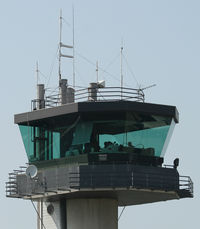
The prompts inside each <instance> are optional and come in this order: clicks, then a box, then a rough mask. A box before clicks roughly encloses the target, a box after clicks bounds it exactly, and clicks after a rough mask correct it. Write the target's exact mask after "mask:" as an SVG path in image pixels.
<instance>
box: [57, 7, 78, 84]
mask: <svg viewBox="0 0 200 229" xmlns="http://www.w3.org/2000/svg"><path fill="white" fill-rule="evenodd" d="M59 19H60V20H59V21H60V31H59V32H60V33H59V66H58V75H59V81H60V80H61V78H62V73H61V58H62V57H66V58H74V47H73V46H71V45H65V44H63V43H62V20H63V17H62V10H60V18H59ZM73 37H74V35H73ZM73 43H74V38H73ZM62 48H68V49H73V56H71V55H65V54H62V52H61V51H62V50H61V49H62ZM74 77H75V73H74V61H73V78H74ZM73 81H74V85H75V79H73Z"/></svg>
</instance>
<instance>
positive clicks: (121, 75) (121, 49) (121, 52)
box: [120, 42, 123, 99]
mask: <svg viewBox="0 0 200 229" xmlns="http://www.w3.org/2000/svg"><path fill="white" fill-rule="evenodd" d="M122 55H123V42H122V44H121V48H120V78H121V99H122V87H123V68H122V65H123V62H122V61H123V59H122Z"/></svg>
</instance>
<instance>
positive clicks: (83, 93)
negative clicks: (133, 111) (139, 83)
mask: <svg viewBox="0 0 200 229" xmlns="http://www.w3.org/2000/svg"><path fill="white" fill-rule="evenodd" d="M92 90H93V92H94V90H95V93H93V95H91V94H92V93H91V91H92ZM119 100H123V101H135V102H144V100H145V95H144V92H143V90H142V89H134V88H128V87H104V88H95V89H94V88H84V89H79V90H76V91H75V94H74V102H85V101H90V102H98V101H119ZM39 103H41V101H40V100H38V99H34V100H32V101H31V110H36V108H37V107H38V106H37V105H38V104H39ZM44 103H45V107H46V108H50V107H55V106H58V105H60V104H61V95H60V94H59V93H58V92H57V93H55V94H51V95H48V96H46V97H45V101H44Z"/></svg>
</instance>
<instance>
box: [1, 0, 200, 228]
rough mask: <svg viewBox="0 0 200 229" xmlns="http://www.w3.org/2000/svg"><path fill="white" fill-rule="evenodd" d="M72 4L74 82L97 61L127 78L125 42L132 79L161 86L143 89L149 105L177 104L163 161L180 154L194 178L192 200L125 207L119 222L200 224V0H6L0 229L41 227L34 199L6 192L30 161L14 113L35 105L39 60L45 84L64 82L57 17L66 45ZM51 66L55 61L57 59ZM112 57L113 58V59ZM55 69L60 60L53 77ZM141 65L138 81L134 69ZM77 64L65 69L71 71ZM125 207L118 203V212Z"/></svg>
mask: <svg viewBox="0 0 200 229" xmlns="http://www.w3.org/2000/svg"><path fill="white" fill-rule="evenodd" d="M72 4H74V8H75V47H76V73H77V74H76V76H77V78H76V84H77V85H82V86H87V85H88V84H89V82H91V81H95V79H96V75H95V66H93V65H92V64H90V63H88V62H87V61H85V59H83V58H82V56H84V57H86V58H87V59H88V60H90V62H93V63H95V62H96V61H97V60H98V62H99V66H100V67H101V68H103V69H106V71H107V72H109V73H110V74H106V73H105V72H102V71H100V72H99V78H100V79H105V80H106V84H107V85H113V86H119V85H120V62H119V51H120V46H121V42H122V40H123V44H124V56H125V57H126V59H127V61H128V63H129V68H128V67H127V65H126V63H125V62H124V65H123V68H124V81H125V85H128V86H130V87H137V82H138V84H139V85H141V86H149V85H151V84H154V83H155V84H156V85H157V86H156V87H154V88H151V89H149V90H147V91H146V102H152V103H160V104H168V105H175V106H177V108H178V110H179V113H180V123H179V124H178V125H176V127H175V131H174V133H173V136H172V139H171V142H170V145H169V147H168V150H167V153H166V156H165V163H166V164H172V163H173V160H174V158H176V157H179V158H180V166H179V172H180V174H181V175H189V176H191V178H192V180H193V181H194V191H195V192H194V195H195V197H194V198H193V199H181V200H173V201H168V202H158V203H154V204H147V205H140V206H131V207H127V208H126V209H125V211H124V213H123V215H122V217H121V219H120V221H119V229H133V228H137V229H138V228H140V229H144V228H146V227H148V228H154V229H160V228H162V229H168V228H170V227H171V228H181V229H188V228H198V227H199V226H200V221H199V212H200V191H199V190H200V184H199V182H200V179H199V172H200V166H199V161H200V152H199V147H198V144H199V137H200V134H199V128H200V124H199V121H198V120H197V117H199V116H200V105H199V103H200V102H199V97H200V96H199V95H200V90H199V85H200V67H199V66H200V64H199V63H200V29H199V28H200V13H199V12H200V1H198V0H196V1H195V0H123V1H120V0H115V1H114V0H101V1H97V0H84V1H83V0H74V1H71V0H68V1H64V0H56V1H53V0H43V1H41V0H34V1H30V0H29V1H27V0H18V1H15V0H7V1H3V0H1V1H0V34H1V36H0V63H1V64H0V66H1V67H0V87H1V90H0V96H1V104H2V105H1V107H2V108H1V119H0V126H1V131H0V139H1V141H0V142H1V155H2V159H1V166H0V171H1V179H0V182H1V183H0V203H1V204H0V219H1V220H0V226H1V228H6V229H18V228H19V229H27V228H29V229H35V228H36V222H37V221H36V213H35V211H34V209H33V206H32V205H31V202H30V201H25V200H21V199H9V198H6V197H5V182H6V181H7V179H8V173H9V172H12V170H13V169H17V168H18V166H20V165H24V164H25V163H26V162H27V157H26V153H25V150H24V147H23V143H22V140H21V136H20V132H19V130H18V127H17V126H16V125H14V121H13V115H14V114H16V113H21V112H25V111H29V110H30V107H31V103H30V101H31V99H34V98H35V94H36V92H35V84H36V77H35V63H36V61H39V68H40V71H41V72H42V73H43V75H44V76H42V75H41V77H40V82H41V83H46V82H48V81H49V84H48V87H49V86H51V87H56V86H57V79H58V74H57V59H56V58H55V54H56V50H57V45H58V17H59V10H60V8H62V10H63V17H64V18H65V23H63V42H64V43H67V44H71V40H72V31H71V30H72V27H71V26H70V25H72ZM52 63H53V64H52ZM109 63H111V65H109ZM51 66H54V68H53V71H52V74H51V77H50V80H48V79H49V75H50V72H51ZM130 68H131V69H132V71H133V72H134V75H135V78H136V79H137V82H136V80H135V78H134V77H133V76H132V75H131V74H130V70H129V69H130ZM71 69H72V68H71V62H70V61H69V62H68V63H67V64H65V63H63V76H66V77H67V78H68V79H69V82H71V83H72V78H71V72H72V71H71ZM119 211H121V209H119Z"/></svg>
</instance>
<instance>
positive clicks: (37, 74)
mask: <svg viewBox="0 0 200 229" xmlns="http://www.w3.org/2000/svg"><path fill="white" fill-rule="evenodd" d="M36 77H37V81H36V82H37V85H38V83H39V69H38V61H36Z"/></svg>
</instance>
